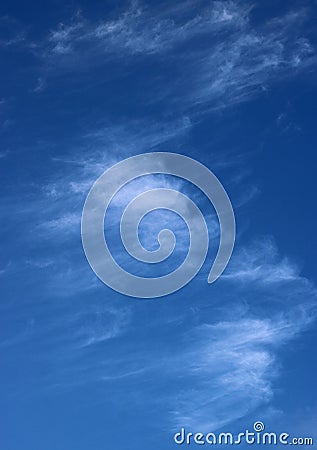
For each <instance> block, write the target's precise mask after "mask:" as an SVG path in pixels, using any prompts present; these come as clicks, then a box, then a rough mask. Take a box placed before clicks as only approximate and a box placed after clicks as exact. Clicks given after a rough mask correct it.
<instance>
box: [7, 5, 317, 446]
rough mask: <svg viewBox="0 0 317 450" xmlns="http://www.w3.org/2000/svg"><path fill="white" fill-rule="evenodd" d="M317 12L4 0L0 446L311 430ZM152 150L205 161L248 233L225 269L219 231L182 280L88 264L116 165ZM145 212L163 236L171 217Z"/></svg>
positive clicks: (167, 442) (169, 181) (309, 8)
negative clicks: (87, 218) (163, 281)
mask: <svg viewBox="0 0 317 450" xmlns="http://www.w3.org/2000/svg"><path fill="white" fill-rule="evenodd" d="M316 13H317V8H316V2H315V1H265V2H260V1H259V2H257V3H256V2H250V3H249V2H237V1H225V0H220V1H216V2H207V1H206V2H205V1H188V2H186V1H184V2H178V1H173V2H167V1H166V2H136V1H134V2H131V3H124V2H116V1H108V2H98V1H95V2H93V1H86V2H84V1H83V2H77V1H69V2H67V1H66V2H65V1H47V2H36V1H33V2H29V3H27V4H26V3H25V2H18V1H10V2H6V1H3V2H2V3H1V6H0V54H1V72H0V89H1V92H0V170H1V182H2V183H1V184H2V195H1V206H0V207H1V237H2V244H1V253H0V282H1V303H0V322H1V323H0V351H1V370H0V408H1V410H0V416H1V426H0V447H1V448H3V449H5V450H21V449H27V450H33V449H34V450H35V449H41V450H72V449H74V450H75V449H76V450H102V449H113V450H127V449H129V450H134V449H135V450H143V449H146V450H149V449H153V450H157V449H172V448H176V445H175V444H174V443H173V440H172V436H173V433H174V432H175V430H178V429H180V427H182V426H184V427H186V429H188V430H189V431H193V432H198V431H202V432H205V431H215V430H227V431H232V432H239V431H243V430H244V429H245V428H252V424H253V422H255V421H256V420H262V421H264V422H265V423H266V425H267V428H269V429H271V430H272V431H274V430H276V431H278V430H283V431H285V432H288V433H289V434H291V435H292V436H303V435H306V436H310V435H312V436H315V439H317V436H316V420H317V400H316V368H317V360H316V351H315V343H316V338H317V329H316V322H315V320H316V301H317V299H316V279H317V273H316V264H315V255H316V239H315V230H316V228H317V219H316V218H317V214H316V211H315V208H316V201H315V193H316V184H315V170H316V160H317V157H316V148H317V147H316V145H317V139H316V117H317V111H316V109H317V106H316V105H317V86H316V44H317V42H316V32H315V29H314V28H315V22H314V21H315V20H316ZM148 151H170V152H178V153H182V154H184V155H188V156H191V157H193V158H195V159H197V160H199V161H201V162H202V163H204V164H206V165H207V166H208V167H209V168H210V169H211V170H212V171H213V172H214V173H215V174H216V175H217V176H218V178H219V179H220V180H221V182H222V184H223V185H224V186H225V188H226V190H227V192H228V194H229V196H230V198H231V201H232V204H233V207H234V211H235V214H236V220H237V240H236V246H235V250H234V254H233V257H232V260H231V262H230V264H229V266H228V268H227V270H226V272H225V273H224V275H223V276H222V277H221V279H219V280H218V281H217V282H216V283H215V284H214V285H208V284H207V281H206V278H207V273H208V272H209V268H210V260H211V258H212V257H213V252H214V248H215V246H216V244H215V243H213V244H214V245H213V248H212V249H211V251H210V255H209V257H208V258H207V261H206V263H205V265H204V266H203V268H202V270H201V272H200V273H199V275H198V276H197V277H196V278H195V280H193V281H192V282H191V283H190V284H189V285H187V286H186V287H185V288H183V289H182V290H181V291H179V292H177V293H175V294H172V295H170V296H167V297H166V298H161V299H157V300H149V301H144V300H137V299H131V298H128V297H125V296H123V295H120V294H118V293H115V292H113V291H112V290H111V289H110V288H108V287H107V286H105V285H103V284H102V283H101V282H100V281H99V280H98V279H97V278H96V277H95V275H94V273H93V272H92V270H91V269H90V267H89V265H88V263H87V261H86V259H85V256H84V253H83V249H82V245H81V237H80V217H81V211H82V207H83V204H84V201H85V197H86V195H87V193H88V191H89V189H90V187H91V185H92V183H93V182H94V181H95V180H96V178H97V177H98V176H99V175H101V174H102V173H103V171H104V170H105V169H106V168H107V167H110V166H111V165H112V164H113V163H115V162H117V161H120V160H121V159H123V158H126V157H128V156H132V155H135V154H139V153H142V152H148ZM146 183H147V184H146V185H147V186H148V187H157V186H159V185H160V184H162V183H163V184H164V185H165V186H166V185H168V186H169V187H172V188H175V189H180V190H183V191H184V192H186V193H187V194H189V195H190V194H191V195H192V196H193V198H194V199H195V201H196V202H197V204H199V205H200V206H201V207H202V209H203V212H204V214H205V215H206V218H207V222H208V220H209V225H210V226H211V227H212V224H213V223H214V222H213V212H212V209H211V207H210V205H209V206H208V205H207V204H206V201H205V200H206V199H204V198H203V196H202V194H201V193H199V192H198V191H197V190H195V189H193V188H192V187H191V186H188V185H187V184H186V183H180V182H179V180H177V179H174V178H173V177H167V178H164V179H163V178H162V177H161V178H160V177H158V179H156V180H154V179H153V178H149V179H148V180H146ZM139 187H140V186H136V187H135V189H139ZM134 192H135V191H133V187H131V191H130V193H129V192H127V193H126V199H127V201H128V199H129V198H130V197H131V196H133V193H134ZM123 199H124V196H123ZM121 201H122V197H121V199H120V201H118V202H117V204H115V205H114V206H115V207H114V208H113V214H114V218H116V215H117V219H119V217H120V214H119V213H120V208H121V207H123V205H121ZM118 206H119V208H118ZM166 214H167V215H166V217H165V218H164V217H161V218H160V220H162V224H163V225H164V226H163V227H162V228H164V227H165V224H166V222H167V223H170V224H171V225H173V226H174V227H175V229H176V233H177V231H178V232H179V235H180V237H182V236H183V233H182V231H183V229H182V226H183V224H182V223H180V222H179V221H178V220H177V219H175V217H174V218H172V219H171V217H170V216H168V213H166ZM151 220H152V224H151ZM118 223H119V222H118ZM147 225H150V226H152V227H153V231H154V232H155V233H154V235H153V245H154V243H155V239H156V234H157V231H158V230H159V229H160V223H159V221H158V217H155V216H154V217H153V218H152V219H151V218H149V223H148V224H147ZM154 225H155V226H154ZM112 231H113V236H112V239H113V251H114V252H116V251H117V252H121V251H122V249H121V247H120V243H119V242H118V236H117V234H116V233H118V228H116V227H113V230H112ZM147 237H148V238H149V239H151V236H147ZM187 243H188V241H187V240H186V239H185V238H184V239H183V241H182V239H180V242H179V247H178V248H176V254H175V257H174V262H177V261H181V258H182V257H183V256H184V252H185V247H186V244H187ZM148 245H150V244H148ZM175 258H176V259H175ZM134 269H135V270H137V268H134V267H132V270H134Z"/></svg>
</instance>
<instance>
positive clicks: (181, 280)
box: [81, 152, 235, 298]
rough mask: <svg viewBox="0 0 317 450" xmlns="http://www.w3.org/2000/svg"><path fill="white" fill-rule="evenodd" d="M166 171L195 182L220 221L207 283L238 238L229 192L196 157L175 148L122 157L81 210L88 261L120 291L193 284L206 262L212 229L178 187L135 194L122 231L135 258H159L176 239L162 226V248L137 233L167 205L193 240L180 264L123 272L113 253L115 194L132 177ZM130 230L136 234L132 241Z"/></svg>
mask: <svg viewBox="0 0 317 450" xmlns="http://www.w3.org/2000/svg"><path fill="white" fill-rule="evenodd" d="M150 174H167V175H173V176H176V177H180V178H183V179H185V180H187V181H189V182H191V183H192V184H194V185H195V186H197V187H198V188H199V189H200V190H201V191H202V192H203V193H204V194H205V195H206V196H207V197H208V199H209V200H210V202H211V203H212V205H213V207H214V209H215V211H216V213H217V216H218V220H219V226H220V242H219V248H218V252H217V255H216V258H215V260H214V263H213V264H212V267H211V270H210V273H209V276H208V283H213V282H214V281H216V280H217V278H219V276H220V275H221V274H222V272H223V271H224V269H225V268H226V266H227V264H228V262H229V259H230V256H231V253H232V250H233V246H234V241H235V218H234V213H233V209H232V205H231V202H230V200H229V197H228V195H227V193H226V191H225V189H224V188H223V186H222V184H221V183H220V181H219V180H218V179H217V177H216V176H215V175H214V174H213V173H212V172H211V171H210V170H209V169H208V168H207V167H205V166H204V165H202V164H201V163H199V162H198V161H196V160H194V159H192V158H189V157H187V156H184V155H180V154H176V153H165V152H164V153H162V152H157V153H144V154H140V155H137V156H133V157H131V158H128V159H125V160H123V161H120V162H119V163H117V164H115V165H114V166H112V167H111V168H109V169H108V170H106V171H105V172H104V173H103V175H101V177H100V178H98V179H97V181H96V182H95V183H94V185H93V186H92V188H91V190H90V192H89V193H88V196H87V199H86V202H85V205H84V208H83V214H82V224H81V225H82V243H83V247H84V251H85V254H86V257H87V260H88V262H89V264H90V266H91V268H92V269H93V271H94V272H95V273H96V275H97V276H98V277H99V278H100V279H101V280H102V281H103V282H104V283H105V284H106V285H108V286H109V287H111V288H112V289H114V290H115V291H117V292H120V293H121V294H125V295H128V296H131V297H139V298H155V297H162V296H164V295H168V294H170V293H172V292H176V291H178V290H179V289H180V288H182V287H183V286H185V285H186V284H187V283H189V282H190V281H191V280H192V279H193V278H194V277H195V275H196V274H197V273H198V271H199V270H200V268H201V267H202V265H203V263H204V261H205V259H206V256H207V251H208V247H209V238H208V228H207V224H206V221H205V218H204V216H203V214H202V212H201V211H200V209H199V208H198V206H197V205H196V204H195V203H194V202H193V201H192V200H191V199H190V198H189V197H187V196H186V195H184V194H182V193H181V192H179V191H176V190H174V189H163V188H162V189H161V188H160V189H150V190H148V191H145V192H144V193H142V194H140V195H138V196H137V197H136V198H134V199H133V200H132V201H131V202H130V203H129V204H128V205H127V207H126V209H125V210H124V212H123V214H122V217H121V221H120V236H121V240H122V243H123V245H124V247H125V249H126V251H127V252H128V253H129V254H130V255H132V256H133V257H134V258H135V259H136V260H138V261H142V262H146V263H159V262H162V261H164V260H166V259H167V258H168V257H169V256H170V255H171V253H172V252H173V250H174V247H175V242H176V238H175V235H174V233H173V232H172V231H171V230H168V229H163V230H161V231H160V233H159V235H158V237H157V239H158V243H159V248H158V250H155V251H148V250H146V249H145V248H144V247H143V246H142V244H141V242H140V241H139V236H138V227H139V224H140V222H141V220H142V218H143V217H144V216H145V215H146V214H148V213H149V212H151V211H154V210H157V209H168V210H170V211H173V212H175V213H176V214H178V215H179V216H180V217H181V218H182V219H183V220H184V221H185V223H186V225H187V227H188V230H189V236H190V245H189V249H188V253H187V256H186V258H185V259H184V261H183V262H182V264H181V265H180V266H179V267H178V268H177V269H176V270H174V271H173V272H172V273H169V274H167V275H164V276H161V277H157V278H155V277H153V278H145V277H144V278H143V277H139V276H136V275H133V274H131V273H129V272H127V271H125V270H124V269H123V268H122V267H121V266H120V265H119V264H118V263H117V262H116V261H115V259H114V258H113V256H112V254H111V252H110V250H109V247H108V245H107V240H106V238H105V232H104V220H105V215H106V214H107V209H108V207H109V204H110V202H111V200H112V199H113V198H114V196H115V195H116V194H117V193H118V192H119V191H120V189H122V187H123V186H125V185H126V184H127V183H129V182H130V181H132V180H135V179H137V178H139V177H141V176H144V175H150ZM131 232H133V234H132V236H134V238H133V239H132V240H131Z"/></svg>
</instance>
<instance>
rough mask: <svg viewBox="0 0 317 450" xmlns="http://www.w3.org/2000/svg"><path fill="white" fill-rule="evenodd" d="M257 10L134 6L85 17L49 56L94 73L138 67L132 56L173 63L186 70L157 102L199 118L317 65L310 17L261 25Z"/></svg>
mask: <svg viewBox="0 0 317 450" xmlns="http://www.w3.org/2000/svg"><path fill="white" fill-rule="evenodd" d="M253 9H254V8H251V7H249V6H247V5H242V4H241V3H240V2H237V1H229V2H225V1H216V2H212V3H211V4H208V5H207V6H206V5H204V4H203V3H200V4H199V5H197V4H194V3H188V2H187V3H186V2H185V3H184V4H182V5H178V7H173V6H169V7H167V9H165V10H164V11H162V10H160V9H159V8H155V7H154V8H152V9H150V8H149V7H143V6H142V5H141V4H139V3H137V2H132V4H131V6H130V7H129V8H128V9H127V10H126V11H123V12H122V13H121V15H119V16H118V17H117V18H113V19H111V20H107V19H106V20H100V21H98V22H97V23H93V22H89V21H88V20H87V19H85V18H84V17H82V15H81V14H77V15H76V16H75V17H74V18H73V20H72V21H71V22H70V23H69V24H67V23H62V24H59V26H58V28H57V29H55V30H52V31H51V32H50V34H49V36H48V39H47V42H46V43H45V45H44V47H45V50H44V57H45V58H48V59H52V58H53V59H54V60H55V63H57V62H58V61H59V62H60V64H61V66H62V65H63V64H66V66H67V68H68V69H69V68H70V65H73V70H80V67H81V62H83V61H84V60H86V59H87V60H89V65H92V67H93V66H94V65H95V64H109V62H110V61H112V60H113V59H115V60H117V62H119V61H124V64H125V65H129V64H130V63H131V64H133V66H134V67H136V66H137V64H138V60H137V59H135V58H133V59H129V57H134V56H137V57H138V56H140V57H149V56H151V57H155V58H156V61H157V62H158V63H164V61H165V60H166V58H167V59H168V60H169V61H170V64H172V61H174V62H175V61H177V64H178V65H181V66H182V71H181V72H180V73H179V72H175V74H174V76H173V80H172V79H171V80H170V82H169V83H168V84H167V85H165V86H163V87H162V89H161V90H160V95H161V98H160V99H157V100H162V99H166V100H167V99H168V102H169V104H170V105H172V107H173V110H174V111H176V110H179V109H180V110H188V109H192V108H193V107H194V111H195V109H197V108H200V107H201V106H202V105H204V104H205V105H206V104H208V108H216V109H218V108H221V107H225V106H228V105H232V104H235V103H239V102H242V101H245V100H247V99H249V98H252V97H253V96H254V95H255V94H256V93H258V92H261V91H264V90H266V89H267V88H268V86H269V85H270V84H271V83H272V82H275V81H278V80H280V79H282V78H284V77H289V76H292V75H295V74H296V73H297V72H298V71H299V70H302V69H303V68H305V67H307V65H309V64H313V63H315V62H316V58H315V51H314V48H313V46H312V44H311V42H310V41H309V39H308V38H307V37H306V36H305V33H304V31H303V30H304V25H305V21H306V20H307V18H308V17H309V11H308V10H306V9H304V8H303V9H300V10H297V11H291V12H289V13H288V14H286V15H284V16H283V17H277V18H276V17H274V18H271V19H270V20H267V21H266V22H264V23H260V24H257V25H255V24H254V22H253V18H252V13H253ZM189 44H190V45H189ZM85 68H86V66H85ZM180 89H181V91H180ZM192 113H193V111H192Z"/></svg>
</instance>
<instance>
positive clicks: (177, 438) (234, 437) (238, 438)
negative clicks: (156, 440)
mask: <svg viewBox="0 0 317 450" xmlns="http://www.w3.org/2000/svg"><path fill="white" fill-rule="evenodd" d="M174 442H175V444H177V445H182V444H184V445H192V444H193V445H195V444H197V445H205V444H207V445H208V444H209V445H241V444H247V445H261V446H262V445H314V441H313V438H312V437H307V436H306V437H292V436H291V435H290V434H289V433H285V432H281V433H275V432H271V431H270V432H268V431H266V430H265V425H264V423H263V422H260V421H257V422H254V424H253V430H244V431H243V432H241V433H237V434H234V433H230V432H229V433H227V432H222V433H192V432H188V431H186V430H185V428H182V429H181V431H179V432H177V433H175V434H174Z"/></svg>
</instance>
